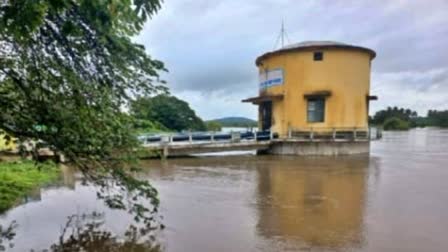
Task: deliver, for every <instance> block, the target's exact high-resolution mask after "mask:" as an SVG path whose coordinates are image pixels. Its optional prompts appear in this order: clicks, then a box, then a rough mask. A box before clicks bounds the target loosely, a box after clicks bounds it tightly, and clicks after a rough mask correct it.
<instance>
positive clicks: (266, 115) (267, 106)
mask: <svg viewBox="0 0 448 252" xmlns="http://www.w3.org/2000/svg"><path fill="white" fill-rule="evenodd" d="M260 115H261V130H262V131H265V130H270V129H271V126H272V101H268V102H263V103H261V104H260Z"/></svg>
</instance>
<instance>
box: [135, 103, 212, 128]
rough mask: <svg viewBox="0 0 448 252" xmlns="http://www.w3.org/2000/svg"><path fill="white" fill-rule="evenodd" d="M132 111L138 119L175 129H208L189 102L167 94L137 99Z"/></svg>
mask: <svg viewBox="0 0 448 252" xmlns="http://www.w3.org/2000/svg"><path fill="white" fill-rule="evenodd" d="M131 112H132V114H133V115H134V116H135V117H136V118H137V119H143V120H149V121H155V122H159V123H161V124H162V125H164V126H165V127H166V128H168V129H171V130H175V131H181V130H200V131H202V130H206V127H205V124H204V122H203V121H202V120H201V118H199V117H198V116H197V115H196V113H195V112H194V110H192V109H191V108H190V106H189V105H188V103H187V102H185V101H183V100H180V99H178V98H176V97H174V96H170V95H166V94H161V95H157V96H155V97H143V98H139V99H137V100H136V101H135V102H133V103H132V105H131Z"/></svg>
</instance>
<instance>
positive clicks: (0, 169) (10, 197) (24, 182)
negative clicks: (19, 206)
mask: <svg viewBox="0 0 448 252" xmlns="http://www.w3.org/2000/svg"><path fill="white" fill-rule="evenodd" d="M59 172H60V171H59V169H58V167H57V166H56V165H55V164H54V163H52V162H46V163H40V164H39V165H38V166H36V164H35V163H33V162H31V161H18V162H0V213H2V212H4V211H6V210H7V209H8V208H10V207H12V206H14V204H16V203H17V202H18V201H19V200H20V199H21V198H23V197H24V196H26V195H27V194H28V193H29V192H30V191H32V190H33V189H36V188H38V187H40V186H42V185H45V184H47V183H50V182H52V181H54V180H55V179H57V178H58V176H59Z"/></svg>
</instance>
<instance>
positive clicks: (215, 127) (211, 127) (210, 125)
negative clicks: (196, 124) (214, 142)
mask: <svg viewBox="0 0 448 252" xmlns="http://www.w3.org/2000/svg"><path fill="white" fill-rule="evenodd" d="M205 126H206V127H207V131H221V128H222V127H221V124H220V123H219V122H217V121H208V122H205Z"/></svg>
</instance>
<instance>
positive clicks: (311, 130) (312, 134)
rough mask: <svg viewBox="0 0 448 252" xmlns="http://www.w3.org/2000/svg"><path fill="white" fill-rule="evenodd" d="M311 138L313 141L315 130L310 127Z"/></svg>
mask: <svg viewBox="0 0 448 252" xmlns="http://www.w3.org/2000/svg"><path fill="white" fill-rule="evenodd" d="M310 140H311V141H313V140H314V132H313V128H311V129H310Z"/></svg>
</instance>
